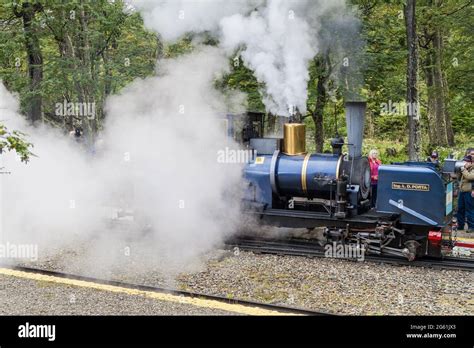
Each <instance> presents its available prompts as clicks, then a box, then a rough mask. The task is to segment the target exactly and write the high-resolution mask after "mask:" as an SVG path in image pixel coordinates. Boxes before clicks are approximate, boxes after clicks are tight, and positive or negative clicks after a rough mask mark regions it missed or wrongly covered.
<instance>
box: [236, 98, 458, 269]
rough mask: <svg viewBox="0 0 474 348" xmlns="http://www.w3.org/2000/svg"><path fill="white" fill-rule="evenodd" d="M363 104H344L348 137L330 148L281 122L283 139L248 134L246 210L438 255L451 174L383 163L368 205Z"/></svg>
mask: <svg viewBox="0 0 474 348" xmlns="http://www.w3.org/2000/svg"><path fill="white" fill-rule="evenodd" d="M365 109H366V104H365V102H347V103H346V105H345V110H346V123H347V138H348V139H347V140H348V141H347V143H344V139H343V138H341V137H336V138H334V139H332V140H331V146H332V153H308V152H307V151H306V148H305V126H304V125H303V124H299V123H285V124H284V125H283V129H284V132H283V139H281V138H266V137H258V136H257V137H251V138H250V139H248V141H249V147H250V148H251V149H252V150H253V153H256V155H255V156H253V158H252V159H251V160H250V161H249V163H247V164H246V166H245V168H244V177H245V179H246V182H247V186H246V188H245V195H244V201H243V203H244V204H243V205H244V209H245V211H246V212H248V213H251V214H254V215H256V217H257V218H258V221H259V222H260V223H262V224H268V225H274V226H278V227H289V228H307V229H309V230H311V229H315V228H318V227H319V228H322V229H323V239H324V243H330V244H333V243H338V244H343V245H354V246H356V245H357V246H359V247H360V246H362V248H363V250H364V251H365V252H366V253H371V254H389V255H396V256H402V257H406V258H407V259H408V260H414V259H415V258H417V257H418V258H419V257H424V256H430V257H442V254H443V249H446V248H449V246H450V245H451V234H452V228H453V227H452V211H453V204H452V203H453V182H452V181H451V179H450V176H449V175H445V174H443V173H442V172H441V171H439V170H438V169H437V168H435V167H434V166H433V165H432V164H429V163H421V162H420V163H417V162H406V163H401V164H392V165H381V166H380V168H379V180H378V188H377V203H376V206H375V208H371V206H370V199H371V195H372V192H371V185H370V166H369V162H368V159H367V157H365V156H363V155H362V141H363V130H364V122H365ZM257 133H258V132H257ZM344 145H347V146H348V153H346V154H344V153H343V152H342V149H343V146H344Z"/></svg>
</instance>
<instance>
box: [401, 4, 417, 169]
mask: <svg viewBox="0 0 474 348" xmlns="http://www.w3.org/2000/svg"><path fill="white" fill-rule="evenodd" d="M415 8H416V0H407V3H406V5H405V7H404V10H405V24H406V34H407V48H408V59H407V104H408V105H409V107H408V156H409V158H410V161H419V160H420V148H421V146H420V145H421V144H420V143H421V139H420V121H419V110H418V107H417V105H418V90H417V73H418V52H417V35H416V16H415Z"/></svg>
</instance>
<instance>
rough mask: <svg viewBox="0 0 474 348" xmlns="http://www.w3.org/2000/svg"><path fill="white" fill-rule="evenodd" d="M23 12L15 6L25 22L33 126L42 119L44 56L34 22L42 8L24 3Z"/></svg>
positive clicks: (18, 15)
mask: <svg viewBox="0 0 474 348" xmlns="http://www.w3.org/2000/svg"><path fill="white" fill-rule="evenodd" d="M21 6H22V7H21V10H20V11H18V8H17V5H15V6H14V13H15V15H16V17H18V18H21V19H22V20H23V30H24V37H25V47H26V54H27V56H28V75H29V78H30V84H29V89H30V93H31V97H30V99H29V103H28V104H29V105H28V107H27V115H28V119H29V120H30V122H31V123H32V124H36V123H38V122H39V121H40V120H41V118H42V98H41V91H40V87H41V83H42V81H43V55H42V53H41V47H40V43H39V39H38V36H37V33H36V31H35V28H34V26H33V21H34V19H35V15H36V13H37V12H39V11H41V9H42V7H41V4H39V3H34V4H32V3H31V2H29V1H25V2H23V4H22V5H21Z"/></svg>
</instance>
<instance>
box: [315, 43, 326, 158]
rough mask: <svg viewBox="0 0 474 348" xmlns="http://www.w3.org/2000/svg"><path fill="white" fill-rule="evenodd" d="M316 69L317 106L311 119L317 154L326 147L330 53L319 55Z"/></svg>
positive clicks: (316, 60) (316, 59)
mask: <svg viewBox="0 0 474 348" xmlns="http://www.w3.org/2000/svg"><path fill="white" fill-rule="evenodd" d="M315 62H316V69H317V71H318V82H317V85H316V90H317V92H318V95H317V97H316V105H315V108H314V111H313V112H312V113H311V117H312V119H313V122H314V143H315V146H316V152H323V147H324V117H323V112H324V107H325V106H326V103H327V100H328V96H327V91H326V83H327V81H328V78H329V75H330V61H329V52H328V53H326V54H324V55H318V56H317V57H316V58H315Z"/></svg>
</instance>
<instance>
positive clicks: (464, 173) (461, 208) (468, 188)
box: [457, 149, 474, 233]
mask: <svg viewBox="0 0 474 348" xmlns="http://www.w3.org/2000/svg"><path fill="white" fill-rule="evenodd" d="M464 161H465V162H466V163H465V164H464V167H462V168H461V179H460V181H459V195H458V213H457V220H458V230H459V231H462V230H464V224H465V222H467V226H468V229H469V230H468V232H469V233H473V232H474V187H473V185H474V150H473V149H471V150H470V151H469V153H468V154H467V155H466V157H464Z"/></svg>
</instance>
